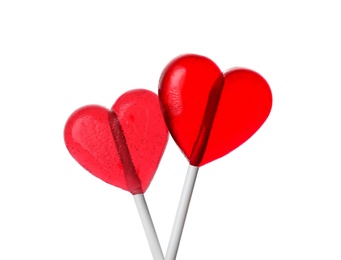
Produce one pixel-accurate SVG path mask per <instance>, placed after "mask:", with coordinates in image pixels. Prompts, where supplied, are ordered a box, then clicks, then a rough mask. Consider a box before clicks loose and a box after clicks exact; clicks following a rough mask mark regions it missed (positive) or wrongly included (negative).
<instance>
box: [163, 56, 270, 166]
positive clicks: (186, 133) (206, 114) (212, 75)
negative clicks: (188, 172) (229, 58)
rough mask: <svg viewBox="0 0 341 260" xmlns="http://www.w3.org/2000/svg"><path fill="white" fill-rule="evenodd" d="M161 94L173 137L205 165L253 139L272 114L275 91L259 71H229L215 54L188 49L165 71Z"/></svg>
mask: <svg viewBox="0 0 341 260" xmlns="http://www.w3.org/2000/svg"><path fill="white" fill-rule="evenodd" d="M159 99H160V104H161V108H162V111H163V115H164V118H165V121H166V124H167V126H168V130H169V131H170V133H171V135H172V137H173V138H174V140H175V142H176V143H177V145H178V146H179V147H180V149H181V150H182V151H183V153H184V154H185V156H186V157H187V159H188V160H189V162H190V164H191V165H193V166H202V165H204V164H207V163H209V162H211V161H213V160H216V159H218V158H220V157H222V156H224V155H226V154H228V153H229V152H231V151H232V150H234V149H235V148H237V147H238V146H239V145H241V144H242V143H244V142H245V141H246V140H248V139H249V138H250V137H251V136H252V135H253V134H254V133H255V132H256V131H257V130H258V129H259V128H260V127H261V125H262V124H263V123H264V121H265V120H266V119H267V117H268V115H269V113H270V110H271V106H272V94H271V90H270V87H269V85H268V83H267V82H266V81H265V79H264V78H263V77H262V76H261V75H259V74H258V73H256V72H254V71H252V70H249V69H244V68H234V69H231V70H228V71H226V72H224V73H222V72H221V71H220V69H219V68H218V66H217V65H216V64H215V63H214V62H213V61H211V60H210V59H208V58H206V57H203V56H199V55H194V54H187V55H182V56H179V57H177V58H175V59H174V60H172V61H171V62H170V63H169V64H168V65H167V66H166V68H165V69H164V71H163V72H162V74H161V78H160V82H159Z"/></svg>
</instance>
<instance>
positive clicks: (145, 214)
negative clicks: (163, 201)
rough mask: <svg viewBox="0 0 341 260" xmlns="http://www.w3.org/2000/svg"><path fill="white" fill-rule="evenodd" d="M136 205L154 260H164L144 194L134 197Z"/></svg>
mask: <svg viewBox="0 0 341 260" xmlns="http://www.w3.org/2000/svg"><path fill="white" fill-rule="evenodd" d="M133 197H134V200H135V204H136V208H137V211H138V212H139V215H140V219H141V222H142V225H143V228H144V232H145V234H146V237H147V240H148V243H149V247H150V250H151V252H152V255H153V258H154V260H164V257H163V253H162V249H161V246H160V243H159V239H158V237H157V234H156V231H155V228H154V224H153V221H152V218H151V216H150V213H149V210H148V206H147V203H146V200H145V198H144V195H143V193H142V194H136V195H134V196H133Z"/></svg>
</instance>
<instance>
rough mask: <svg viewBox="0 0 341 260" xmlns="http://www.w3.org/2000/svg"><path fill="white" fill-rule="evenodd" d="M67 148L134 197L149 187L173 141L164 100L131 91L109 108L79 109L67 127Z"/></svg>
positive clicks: (141, 92) (83, 164)
mask: <svg viewBox="0 0 341 260" xmlns="http://www.w3.org/2000/svg"><path fill="white" fill-rule="evenodd" d="M64 140H65V144H66V147H67V149H68V150H69V152H70V154H71V155H72V156H73V157H74V159H75V160H76V161H77V162H78V163H79V164H80V165H82V166H83V167H84V168H85V169H86V170H88V171H89V172H90V173H92V174H93V175H95V176H96V177H98V178H100V179H101V180H103V181H105V182H107V183H109V184H112V185H114V186H117V187H119V188H122V189H124V190H127V191H129V192H131V193H132V194H133V195H135V194H141V193H144V192H145V191H146V189H147V188H148V186H149V184H150V182H151V180H152V179H153V177H154V174H155V172H156V170H157V167H158V165H159V162H160V160H161V157H162V155H163V152H164V149H165V147H166V144H167V140H168V130H167V127H166V125H165V123H164V120H163V117H162V114H161V110H160V105H159V100H158V97H157V95H156V94H155V93H153V92H151V91H148V90H142V89H137V90H131V91H128V92H126V93H125V94H123V95H122V96H121V97H120V98H119V99H118V100H117V101H116V102H115V104H114V105H113V106H112V108H111V109H110V110H108V109H107V108H104V107H101V106H97V105H89V106H84V107H82V108H79V109H78V110H76V111H75V112H74V113H73V114H72V115H71V116H70V117H69V119H68V120H67V122H66V125H65V130H64Z"/></svg>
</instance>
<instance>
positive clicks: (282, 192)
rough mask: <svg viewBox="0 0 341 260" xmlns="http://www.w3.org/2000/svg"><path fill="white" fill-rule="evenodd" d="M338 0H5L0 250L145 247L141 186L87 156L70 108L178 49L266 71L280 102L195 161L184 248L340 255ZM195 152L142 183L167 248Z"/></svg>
mask: <svg viewBox="0 0 341 260" xmlns="http://www.w3.org/2000/svg"><path fill="white" fill-rule="evenodd" d="M340 32H341V15H340V5H339V1H328V0H325V1H302V0H301V1H300V0H296V1H292V0H288V1H281V2H280V1H262V0H259V1H246V0H238V1H213V0H210V1H193V2H189V1H184V0H182V1H168V2H166V1H154V2H153V1H137V0H136V1H112V0H111V1H75V0H67V1H63V0H60V1H37V0H32V1H15V0H13V1H10V0H7V1H6V0H2V1H1V2H0V88H1V89H0V108H1V109H0V113H1V128H0V131H1V135H0V152H1V159H0V259H4V260H12V259H37V260H40V259H44V260H46V259H58V260H60V259H63V260H71V259H72V260H73V259H99V260H105V259H108V260H109V259H122V260H123V259H151V258H152V257H151V254H150V251H149V247H148V244H147V241H146V238H145V235H144V232H143V229H142V226H141V223H140V220H139V217H138V214H137V211H136V208H135V205H134V201H133V198H132V196H131V195H130V194H129V193H128V192H125V191H123V190H120V189H118V188H116V187H113V186H110V185H108V184H106V183H104V182H102V181H100V180H98V179H97V178H95V177H93V176H92V175H91V174H89V173H88V172H86V171H85V170H84V169H83V168H81V167H80V166H79V165H78V164H77V163H76V162H75V161H74V160H73V159H72V157H71V156H70V155H69V153H68V151H67V150H66V148H65V145H64V141H63V128H64V124H65V121H66V120H67V118H68V116H69V115H70V114H71V113H72V112H73V111H74V110H75V109H77V108H79V107H81V106H83V105H87V104H100V105H103V106H106V107H110V106H111V105H112V104H113V103H114V102H115V100H116V99H117V98H118V97H119V96H120V95H121V94H123V93H124V92H126V91H128V90H130V89H134V88H146V89H150V90H152V91H154V92H157V87H158V80H159V76H160V73H161V71H162V70H163V68H164V66H165V65H166V64H167V63H168V62H169V61H170V60H171V59H173V58H174V57H176V56H178V55H179V54H183V53H196V54H201V55H204V56H207V57H209V58H211V59H212V60H213V61H215V62H216V63H217V65H218V66H219V67H220V68H221V69H222V70H226V69H229V68H231V67H234V66H243V67H247V68H250V69H253V70H255V71H257V72H259V73H260V74H262V75H263V77H264V78H265V79H267V81H268V82H269V84H270V86H271V89H272V92H273V98H274V101H273V110H272V112H271V115H270V117H269V119H268V120H267V121H266V123H265V124H264V125H263V127H262V128H261V129H260V130H259V131H258V132H257V133H256V134H255V135H254V136H253V137H252V138H251V139H250V140H249V141H248V142H247V143H245V144H244V145H243V146H241V147H240V148H238V149H237V150H235V151H233V152H232V153H230V154H229V155H227V156H225V157H223V158H221V159H219V160H217V161H215V162H212V163H210V164H208V165H206V166H204V167H202V168H201V169H200V171H199V175H198V179H197V183H196V187H195V191H194V194H193V198H192V203H191V206H190V210H189V213H188V218H187V222H186V226H185V230H184V233H183V238H182V241H181V245H180V249H179V253H178V259H179V260H181V259H182V260H184V259H186V260H188V259H231V260H232V259H233V260H246V259H247V260H249V259H262V260H267V259H269V260H270V259H271V260H274V259H275V260H277V259H285V260H287V259H291V260H292V259H297V260H301V259H328V260H334V259H335V260H336V259H338V260H339V259H341V188H340V187H341V160H340V155H341V152H340V146H341V139H340V132H341V123H340V122H341V118H340V113H341V103H340V97H341V91H340V88H341V76H340V75H341V63H340V60H341V51H340V46H341V39H340V35H341V34H340ZM187 165H188V162H187V161H186V159H185V157H184V156H183V155H182V154H181V152H180V150H179V149H178V148H177V146H176V145H175V144H174V142H173V140H172V139H171V138H170V141H169V144H168V146H167V149H166V152H165V154H164V157H163V159H162V161H161V164H160V166H159V169H158V171H157V173H156V175H155V177H154V180H153V182H152V184H151V186H150V188H149V189H148V191H147V192H146V194H145V196H146V199H147V202H148V204H149V208H150V211H151V214H152V217H153V219H154V224H155V227H156V230H157V232H158V235H159V239H160V242H161V244H162V247H163V250H164V251H166V248H167V243H168V239H169V235H170V231H171V228H172V225H173V219H174V215H175V212H176V208H177V204H178V199H179V196H180V192H181V189H182V184H183V181H184V178H185V173H186V170H187Z"/></svg>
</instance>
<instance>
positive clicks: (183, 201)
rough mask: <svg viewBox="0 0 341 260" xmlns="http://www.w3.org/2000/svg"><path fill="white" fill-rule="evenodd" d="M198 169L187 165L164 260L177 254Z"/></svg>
mask: <svg viewBox="0 0 341 260" xmlns="http://www.w3.org/2000/svg"><path fill="white" fill-rule="evenodd" d="M198 170H199V167H196V166H192V165H189V167H188V170H187V175H186V179H185V183H184V186H183V189H182V193H181V198H180V202H179V206H178V210H177V213H176V216H175V220H174V224H173V230H172V234H171V237H170V239H169V243H168V248H167V253H166V257H165V260H174V259H175V258H176V255H177V253H178V249H179V244H180V240H181V235H182V231H183V228H184V225H185V221H186V216H187V212H188V208H189V203H190V201H191V197H192V193H193V189H194V184H195V180H196V178H197V174H198Z"/></svg>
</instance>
